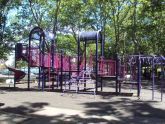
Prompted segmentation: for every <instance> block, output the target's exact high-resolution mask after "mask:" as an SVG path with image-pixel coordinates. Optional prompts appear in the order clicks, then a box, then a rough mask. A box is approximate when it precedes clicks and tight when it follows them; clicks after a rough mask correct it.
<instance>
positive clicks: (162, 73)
mask: <svg viewBox="0 0 165 124" xmlns="http://www.w3.org/2000/svg"><path fill="white" fill-rule="evenodd" d="M164 74H165V72H164V67H163V60H162V62H161V102H162V101H163V86H164V85H163V81H164Z"/></svg>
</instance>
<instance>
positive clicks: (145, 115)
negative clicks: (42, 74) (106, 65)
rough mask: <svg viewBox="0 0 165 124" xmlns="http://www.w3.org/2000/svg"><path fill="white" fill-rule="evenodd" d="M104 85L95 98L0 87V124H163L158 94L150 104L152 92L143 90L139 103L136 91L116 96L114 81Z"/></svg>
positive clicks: (163, 106)
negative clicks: (131, 94) (102, 90)
mask: <svg viewBox="0 0 165 124" xmlns="http://www.w3.org/2000/svg"><path fill="white" fill-rule="evenodd" d="M32 84H33V85H35V83H32ZM106 84H107V85H106V86H105V84H103V85H104V86H105V88H104V91H105V92H106V93H105V92H103V93H102V94H101V93H100V94H99V95H96V96H95V98H94V96H93V95H92V94H76V93H65V94H62V93H60V92H48V91H44V92H42V91H34V90H32V91H26V90H24V89H22V90H21V89H17V90H12V89H10V88H7V87H8V86H5V85H4V84H3V85H2V84H1V89H0V123H1V124H18V123H21V124H54V123H60V124H62V123H72V124H73V123H76V124H77V123H80V124H82V123H83V124H86V123H105V124H109V123H110V124H128V123H129V124H130V123H132V124H148V123H150V124H165V114H164V113H165V101H163V102H160V93H159V91H156V92H155V96H156V97H155V101H152V100H151V98H152V97H151V94H152V93H151V89H147V88H146V87H143V89H142V94H141V99H140V100H138V98H137V97H136V90H134V89H132V90H131V93H134V95H133V96H130V94H128V93H129V92H130V89H129V87H127V88H123V89H122V91H123V94H121V95H119V96H116V95H114V94H113V93H112V92H113V91H114V90H115V89H114V86H113V82H109V83H106ZM24 85H25V87H26V84H18V86H19V87H21V88H23V86H24ZM2 86H3V88H2ZM107 91H111V92H110V93H107ZM164 100H165V98H164Z"/></svg>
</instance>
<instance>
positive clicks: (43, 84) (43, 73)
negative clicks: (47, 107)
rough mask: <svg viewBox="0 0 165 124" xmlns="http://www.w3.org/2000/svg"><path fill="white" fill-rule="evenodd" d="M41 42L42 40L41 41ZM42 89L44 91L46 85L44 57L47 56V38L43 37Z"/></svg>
mask: <svg viewBox="0 0 165 124" xmlns="http://www.w3.org/2000/svg"><path fill="white" fill-rule="evenodd" d="M43 35H44V34H43ZM40 42H41V41H40ZM41 47H42V60H41V61H42V67H41V68H42V91H44V87H45V69H44V64H45V62H44V60H45V59H44V58H45V38H44V37H43V41H42V46H41Z"/></svg>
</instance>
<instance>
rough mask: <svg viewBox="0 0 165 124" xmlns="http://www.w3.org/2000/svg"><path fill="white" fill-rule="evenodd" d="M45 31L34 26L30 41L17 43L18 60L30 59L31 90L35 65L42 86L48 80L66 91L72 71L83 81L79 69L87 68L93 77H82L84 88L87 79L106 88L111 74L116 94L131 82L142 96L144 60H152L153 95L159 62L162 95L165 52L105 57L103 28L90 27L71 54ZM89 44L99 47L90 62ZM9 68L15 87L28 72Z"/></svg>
mask: <svg viewBox="0 0 165 124" xmlns="http://www.w3.org/2000/svg"><path fill="white" fill-rule="evenodd" d="M45 34H46V33H45V32H44V31H43V30H42V29H41V28H39V27H35V28H34V29H32V30H31V32H30V34H29V43H28V45H27V44H22V43H17V44H16V47H15V60H16V61H18V60H20V59H22V60H24V61H27V63H28V83H27V88H28V90H30V88H31V87H30V81H31V80H30V79H31V77H30V73H31V71H30V70H31V68H32V67H36V68H38V70H39V74H38V88H39V89H42V90H44V89H45V88H46V87H47V83H48V84H49V86H48V87H49V88H52V90H53V89H54V87H55V86H56V87H57V89H60V91H63V89H64V87H65V86H63V85H66V83H65V82H66V81H68V82H69V81H70V80H71V79H72V74H73V73H75V74H76V80H75V82H76V83H78V82H79V81H80V80H81V81H82V78H77V77H80V73H81V72H82V71H84V72H86V71H88V72H90V78H86V77H83V78H84V80H83V84H84V90H86V83H87V82H88V81H87V80H89V79H90V80H91V79H93V80H94V85H95V87H94V91H96V93H97V92H98V88H99V87H101V91H103V80H104V79H107V78H108V79H113V80H115V81H116V91H115V92H116V94H119V93H120V92H121V85H122V84H129V85H136V86H137V96H138V97H140V92H141V76H142V66H143V63H145V62H147V61H150V64H149V65H151V66H152V70H153V78H152V79H153V81H152V82H153V83H152V96H153V98H154V82H155V79H154V78H155V76H154V68H155V65H158V66H159V67H160V68H161V75H163V76H162V77H161V82H162V83H161V88H162V89H161V98H163V81H164V74H163V73H164V65H165V58H164V57H163V56H143V55H130V56H127V57H126V58H125V60H126V61H124V62H122V59H123V58H122V57H119V56H118V55H116V58H115V59H109V60H108V59H105V58H104V37H103V35H102V33H101V31H91V32H80V33H79V35H78V41H77V43H78V45H77V56H75V57H71V56H68V55H65V54H64V52H63V51H62V50H61V51H60V52H57V50H56V47H55V41H54V39H53V36H52V37H49V36H46V35H45ZM48 37H49V38H48ZM36 44H37V45H36ZM81 44H82V45H83V47H84V49H85V50H84V55H81V53H80V46H81ZM87 44H95V47H96V51H95V55H90V57H89V62H88V61H87V55H86V48H87ZM99 44H100V46H101V47H100V48H101V51H100V53H99V52H98V47H99ZM73 60H74V61H73ZM122 63H123V64H122ZM9 70H10V71H13V72H14V73H15V75H14V77H15V78H14V87H16V82H18V81H19V80H20V79H22V78H23V77H24V75H25V73H23V72H22V71H18V70H17V69H15V68H14V69H13V68H12V69H11V68H9ZM126 72H127V73H128V72H129V75H130V76H129V80H127V79H126V75H128V74H127V73H126ZM55 83H56V84H55ZM69 87H70V84H69ZM76 90H77V91H78V90H79V89H77V88H76ZM153 98H152V99H153Z"/></svg>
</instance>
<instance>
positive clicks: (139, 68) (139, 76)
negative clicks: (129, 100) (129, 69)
mask: <svg viewBox="0 0 165 124" xmlns="http://www.w3.org/2000/svg"><path fill="white" fill-rule="evenodd" d="M137 62H138V74H137V79H138V84H137V85H138V90H137V96H138V97H139V98H140V91H141V57H140V54H139V56H138V58H137Z"/></svg>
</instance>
